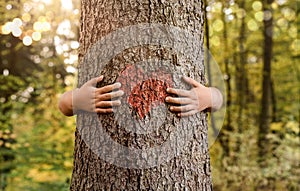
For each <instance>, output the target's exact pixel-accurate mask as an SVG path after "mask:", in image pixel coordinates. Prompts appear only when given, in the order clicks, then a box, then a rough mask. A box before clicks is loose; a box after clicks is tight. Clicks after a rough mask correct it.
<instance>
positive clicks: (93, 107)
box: [59, 76, 223, 117]
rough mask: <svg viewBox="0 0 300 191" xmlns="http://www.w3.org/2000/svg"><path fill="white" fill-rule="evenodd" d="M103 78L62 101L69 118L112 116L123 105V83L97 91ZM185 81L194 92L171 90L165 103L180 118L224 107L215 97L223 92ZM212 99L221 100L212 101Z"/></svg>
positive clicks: (69, 94) (64, 97)
mask: <svg viewBox="0 0 300 191" xmlns="http://www.w3.org/2000/svg"><path fill="white" fill-rule="evenodd" d="M103 78H104V77H103V76H100V77H97V78H93V79H91V80H90V81H88V82H86V83H85V84H84V85H83V86H82V87H81V88H79V89H76V90H72V91H68V92H65V93H64V94H63V95H62V96H61V98H60V100H59V109H60V111H61V112H62V113H63V114H64V115H66V116H73V115H74V114H76V112H77V111H78V110H84V111H88V112H96V113H99V114H108V113H112V112H113V108H112V107H116V106H120V105H121V102H120V100H119V98H120V97H121V96H122V95H123V94H124V92H123V91H121V90H119V88H120V87H121V84H120V83H114V84H111V85H107V86H104V87H101V88H96V84H97V83H98V82H101V81H102V80H103ZM183 80H184V81H185V82H186V83H188V84H190V85H191V89H190V90H183V89H174V88H168V89H167V92H168V93H170V94H171V95H172V96H168V97H166V100H165V101H166V103H168V104H170V105H171V107H170V111H171V112H173V113H175V114H176V115H177V116H180V117H187V116H190V115H194V114H196V113H197V112H200V111H203V110H205V109H210V110H218V109H219V108H220V107H221V105H222V101H223V100H222V98H220V96H219V97H218V96H214V95H221V94H220V92H219V90H217V89H216V88H210V87H205V86H203V85H202V84H200V83H199V82H197V81H195V80H194V79H192V78H189V77H183ZM212 97H217V99H215V100H212ZM213 103H216V104H213Z"/></svg>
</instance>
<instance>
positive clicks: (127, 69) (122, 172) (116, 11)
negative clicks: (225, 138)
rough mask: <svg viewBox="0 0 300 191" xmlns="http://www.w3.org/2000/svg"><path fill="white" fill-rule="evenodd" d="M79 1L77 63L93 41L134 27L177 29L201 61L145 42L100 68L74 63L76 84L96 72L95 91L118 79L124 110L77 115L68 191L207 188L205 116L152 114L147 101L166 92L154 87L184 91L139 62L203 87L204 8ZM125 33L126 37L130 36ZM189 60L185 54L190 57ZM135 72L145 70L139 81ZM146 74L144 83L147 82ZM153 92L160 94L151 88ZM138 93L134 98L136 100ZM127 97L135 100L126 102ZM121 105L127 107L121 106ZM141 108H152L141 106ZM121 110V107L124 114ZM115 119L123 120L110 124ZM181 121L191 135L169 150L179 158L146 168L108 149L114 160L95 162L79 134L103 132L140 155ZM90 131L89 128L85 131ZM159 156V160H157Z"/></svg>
mask: <svg viewBox="0 0 300 191" xmlns="http://www.w3.org/2000/svg"><path fill="white" fill-rule="evenodd" d="M81 4H82V6H81V29H80V43H81V49H80V53H79V57H80V60H81V61H83V60H84V59H83V58H84V57H85V56H86V54H87V52H88V51H89V49H90V48H91V47H92V46H93V45H94V44H96V43H97V42H98V41H99V40H101V39H103V37H105V36H107V35H109V34H110V33H113V32H114V31H116V30H118V29H120V28H124V27H128V26H133V25H138V24H141V23H161V24H164V25H167V26H176V27H179V28H181V29H185V30H187V31H188V32H189V33H191V34H193V35H194V36H195V37H197V38H199V39H200V42H199V44H200V50H201V51H200V52H199V54H200V60H201V62H200V63H194V62H192V61H191V60H193V58H191V60H189V59H185V58H184V57H185V56H187V55H184V54H182V55H181V54H177V53H176V52H174V49H173V47H162V46H160V45H153V44H150V45H143V46H138V47H127V48H126V49H125V50H123V51H122V52H120V53H119V54H117V55H116V56H115V57H114V58H112V59H111V60H110V61H109V64H107V65H105V66H103V65H102V66H101V64H103V63H101V62H100V63H98V65H99V66H98V67H94V65H93V64H89V63H86V62H81V64H80V65H79V82H78V86H81V85H82V84H84V83H85V82H86V81H88V80H89V79H91V78H93V77H96V76H99V75H100V74H103V75H104V76H105V77H104V80H103V82H101V84H98V86H104V85H107V84H111V83H114V82H116V81H119V82H121V83H122V88H123V90H124V92H125V95H124V97H123V98H122V104H123V103H124V106H123V105H122V106H120V107H119V108H116V111H115V112H114V113H113V114H109V115H99V116H98V120H99V121H98V122H95V119H94V118H93V117H91V115H88V114H85V113H83V114H79V115H78V116H77V129H76V133H75V136H76V139H75V150H74V169H73V175H72V182H71V187H70V189H71V190H97V191H99V190H172V191H173V190H195V191H201V190H203V191H204V190H205V191H206V190H212V182H211V170H210V158H209V153H208V141H207V115H206V113H205V112H200V113H197V114H196V115H194V116H191V117H188V118H185V119H183V118H178V117H176V115H174V114H173V113H171V112H169V110H168V109H166V111H165V116H161V115H160V113H159V114H158V115H152V113H153V112H154V111H153V110H155V109H153V108H154V107H155V104H161V105H164V104H165V103H164V102H163V100H162V99H161V98H162V97H163V96H165V95H166V92H165V90H161V88H163V89H165V88H166V87H168V86H174V87H180V88H188V86H187V85H186V84H184V83H183V82H182V81H180V80H179V79H178V78H176V77H174V75H170V73H168V74H165V73H164V71H162V70H157V69H152V68H153V67H155V63H153V65H151V63H146V64H145V63H144V64H141V63H143V61H145V60H149V59H152V60H153V59H154V60H155V59H157V60H161V64H162V65H163V66H164V67H165V68H169V69H170V70H169V71H171V74H174V73H176V72H177V73H178V74H180V75H186V76H190V77H192V78H194V79H196V80H197V81H199V82H201V83H203V84H204V83H205V77H204V56H203V55H204V50H203V36H204V35H203V23H204V10H203V3H202V1H197V0H194V1H193V0H185V1H182V0H171V1H162V0H149V1H146V0H140V1H138V0H125V1H116V0H108V1H99V0H89V1H84V0H82V1H81ZM128 35H129V36H130V34H128ZM124 38H126V36H124ZM178 38H179V37H178ZM182 38H183V39H182V40H185V39H184V37H182ZM180 40H181V39H180ZM192 43H193V42H192ZM118 46H119V45H118V44H115V46H114V48H115V49H117V48H118ZM110 48H111V47H108V48H107V50H108V51H109V50H110ZM99 51H106V50H99ZM198 56H199V55H198ZM187 57H189V56H187ZM190 57H193V55H192V56H190ZM96 61H97V60H95V62H96ZM165 61H166V62H165ZM166 63H167V64H166ZM168 64H169V65H168ZM159 66H161V65H159ZM102 67H103V68H102ZM141 68H142V69H141ZM141 71H142V72H141ZM143 71H144V72H145V73H147V72H148V76H143ZM140 76H142V77H140ZM149 76H150V79H147V77H149ZM178 76H179V75H178ZM154 78H155V79H154ZM141 79H144V80H141ZM157 79H158V80H157ZM162 81H163V82H162ZM134 85H136V86H134ZM133 86H134V87H133ZM157 87H158V88H160V89H159V90H158V89H156V88H157ZM132 92H135V93H134V95H132ZM129 94H130V95H129ZM140 94H141V96H140V97H138V96H139V95H140ZM135 98H136V100H134V99H135ZM137 99H141V100H137ZM155 99H156V100H155ZM149 100H154V101H156V102H155V103H154V102H153V103H154V106H153V103H148V101H149ZM126 101H127V102H129V103H125V102H126ZM149 104H150V105H151V104H152V105H151V106H149ZM126 105H127V106H128V107H127V109H126ZM165 107H167V108H168V107H169V106H168V105H166V106H165ZM155 117H157V119H155V120H154V121H155V122H157V123H159V122H161V123H159V124H157V125H155V126H154V127H155V128H154V131H150V132H147V133H146V134H139V133H137V132H133V131H128V129H131V130H132V128H133V129H134V128H137V127H138V125H137V124H135V123H133V122H132V121H134V120H136V121H138V123H141V124H144V123H146V121H147V120H148V121H149V120H151V118H155ZM120 118H121V119H124V120H119V121H118V119H120ZM129 119H133V120H129ZM181 121H184V125H183V126H182V127H181V128H187V129H188V131H189V132H191V134H192V136H191V138H190V139H188V140H187V141H186V144H184V146H183V147H182V150H178V151H176V153H179V154H178V155H176V156H174V157H171V158H170V159H169V160H165V161H164V162H161V163H157V164H156V163H154V164H156V165H152V166H151V165H150V166H147V164H146V163H145V165H144V166H143V165H139V164H135V163H138V162H141V161H140V160H131V159H132V158H133V156H131V155H128V156H127V158H123V159H122V160H120V159H119V158H120V156H119V155H118V151H116V152H115V153H116V155H117V156H113V157H112V158H110V159H108V158H102V157H99V156H100V155H101V154H102V152H103V151H102V150H101V149H100V150H99V152H98V153H97V152H95V150H93V149H91V148H92V146H91V145H90V144H87V141H86V140H85V139H84V137H86V135H85V134H84V133H86V134H88V135H91V136H92V135H93V133H94V131H97V130H99V129H100V128H101V129H102V130H103V133H105V134H108V136H109V137H110V138H111V139H112V140H113V141H114V143H116V144H119V145H121V146H122V147H123V148H128V151H129V152H131V150H130V149H137V150H139V149H140V150H143V151H145V150H150V149H152V148H154V147H156V146H158V147H159V146H162V145H163V144H164V143H165V142H166V141H167V140H168V139H169V138H170V139H171V137H172V135H171V134H172V132H174V131H176V124H179V123H181ZM97 123H101V124H102V126H101V127H100V128H99V129H97V128H98V127H96V128H95V127H93V126H95V125H96V126H97ZM81 126H84V128H83V129H81ZM91 129H93V130H92V132H91ZM173 139H174V140H173V141H174V142H175V145H176V144H178V145H179V144H180V141H181V140H179V138H178V137H176V136H175V137H173ZM92 144H95V145H97V144H99V145H100V146H99V145H98V146H99V147H102V146H101V143H98V142H97V140H92ZM105 146H108V145H105ZM107 149H108V150H109V149H110V148H109V147H108V148H107ZM111 149H113V148H111ZM175 150H176V148H175ZM167 152H168V151H167V149H166V150H164V149H162V150H161V152H160V154H162V155H163V154H165V153H167ZM112 153H114V152H112ZM123 154H124V153H123ZM146 157H147V156H146ZM159 157H161V156H160V155H158V158H159ZM118 160H120V161H118ZM116 161H118V162H117V163H115V162H116ZM120 164H122V165H120ZM126 165H127V166H126Z"/></svg>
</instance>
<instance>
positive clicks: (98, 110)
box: [95, 108, 113, 114]
mask: <svg viewBox="0 0 300 191" xmlns="http://www.w3.org/2000/svg"><path fill="white" fill-rule="evenodd" d="M95 112H96V113H101V114H109V113H112V112H113V108H96V109H95Z"/></svg>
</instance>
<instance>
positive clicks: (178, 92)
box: [167, 88, 191, 97]
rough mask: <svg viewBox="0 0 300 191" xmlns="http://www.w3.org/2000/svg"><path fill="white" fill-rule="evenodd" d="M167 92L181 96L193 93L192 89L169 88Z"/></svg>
mask: <svg viewBox="0 0 300 191" xmlns="http://www.w3.org/2000/svg"><path fill="white" fill-rule="evenodd" d="M167 92H168V93H170V94H175V95H178V96H179V97H189V96H190V95H191V92H190V91H188V90H183V89H175V88H168V89H167Z"/></svg>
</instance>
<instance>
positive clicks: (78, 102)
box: [58, 76, 124, 116]
mask: <svg viewBox="0 0 300 191" xmlns="http://www.w3.org/2000/svg"><path fill="white" fill-rule="evenodd" d="M102 80H103V76H100V77H97V78H93V79H91V80H90V81H88V82H86V83H85V84H84V85H83V86H82V87H80V88H79V89H78V88H77V89H75V90H72V91H68V92H65V93H64V94H63V95H62V96H61V98H60V100H59V105H58V106H59V109H60V111H61V112H62V113H63V114H64V115H66V116H72V115H74V114H76V113H77V112H78V111H79V110H82V111H87V112H96V113H101V114H107V113H112V112H113V108H112V107H115V106H119V105H120V104H121V102H120V100H118V99H117V98H119V97H120V96H122V95H123V94H124V92H123V91H121V90H118V89H119V88H120V87H121V84H120V83H115V84H111V85H107V86H104V87H101V88H96V84H97V83H98V82H100V81H102ZM113 90H116V91H113ZM112 99H114V100H112Z"/></svg>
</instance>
